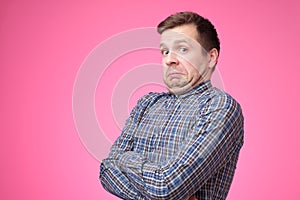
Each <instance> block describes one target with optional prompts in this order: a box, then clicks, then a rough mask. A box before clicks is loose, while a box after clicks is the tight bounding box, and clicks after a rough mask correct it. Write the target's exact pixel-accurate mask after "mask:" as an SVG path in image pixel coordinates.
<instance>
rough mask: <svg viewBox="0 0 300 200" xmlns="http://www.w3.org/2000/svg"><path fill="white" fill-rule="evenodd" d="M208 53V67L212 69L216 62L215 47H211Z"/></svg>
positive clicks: (216, 53) (217, 56) (217, 55)
mask: <svg viewBox="0 0 300 200" xmlns="http://www.w3.org/2000/svg"><path fill="white" fill-rule="evenodd" d="M208 54H209V56H210V61H209V68H211V69H214V68H215V66H216V65H217V63H218V58H219V52H218V50H217V49H216V48H212V49H211V50H210V51H209V52H208Z"/></svg>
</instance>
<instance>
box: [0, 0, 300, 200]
mask: <svg viewBox="0 0 300 200" xmlns="http://www.w3.org/2000/svg"><path fill="white" fill-rule="evenodd" d="M55 2H57V3H55ZM120 2H122V1H117V0H109V1H104V2H100V1H96V0H95V1H81V2H80V1H50V0H44V1H32V0H28V1H15V0H10V1H9V0H5V1H1V3H0V70H1V71H0V76H1V78H0V81H1V84H0V87H1V101H0V102H1V104H0V113H1V119H0V120H1V126H0V128H1V130H0V131H1V142H0V148H1V151H0V156H1V157H0V158H1V165H0V173H1V179H0V181H1V182H0V183H1V187H0V199H32V200H35V199H45V200H47V199H90V200H92V199H108V200H109V199H116V198H115V197H113V196H112V195H110V194H108V193H107V192H105V191H104V189H103V188H102V187H101V186H100V182H99V180H98V174H99V161H98V160H97V159H95V158H94V157H93V156H91V155H90V154H89V153H88V151H87V150H86V149H85V147H84V145H83V144H82V142H81V140H80V138H79V136H78V132H77V130H76V128H75V125H74V121H73V113H72V92H73V86H74V82H75V79H76V75H77V72H78V70H79V69H80V66H81V64H82V62H83V61H84V59H85V58H86V56H87V55H88V54H89V53H90V52H91V50H92V49H93V48H94V47H95V46H97V45H98V44H99V43H100V42H102V41H104V40H105V39H107V38H109V37H110V36H112V35H114V34H117V33H119V32H122V31H125V30H128V29H134V28H139V27H153V26H156V25H157V23H158V22H159V21H161V20H163V19H164V18H165V17H166V16H168V15H169V14H171V13H174V12H176V11H183V10H192V11H196V12H198V13H200V14H202V15H203V16H206V17H208V18H209V19H210V20H211V21H212V22H213V23H214V24H215V26H216V28H217V29H218V32H219V35H220V39H221V44H222V46H221V57H220V61H219V65H218V68H219V71H220V73H221V74H222V78H223V81H224V85H225V89H226V91H227V92H228V93H230V94H231V95H232V96H234V97H235V98H236V99H237V100H238V101H239V102H240V103H241V105H242V107H243V111H244V115H245V145H244V147H243V149H242V152H241V154H240V160H239V163H238V168H237V171H236V176H235V179H234V182H233V185H232V188H231V190H230V193H229V197H228V199H229V200H241V199H242V200H248V199H249V200H250V199H251V200H252V199H256V200H265V199H274V200H275V199H276V200H277V199H278V200H281V199H291V200H296V199H300V188H299V185H300V183H299V180H300V170H299V168H300V160H299V150H300V144H299V142H298V141H299V139H300V136H299V135H298V134H299V132H300V130H299V116H298V113H299V111H300V107H299V101H300V98H299V95H298V94H297V93H299V82H298V81H299V67H300V61H299V55H298V54H299V46H300V40H299V35H300V26H299V24H300V12H299V11H300V3H298V2H299V1H296V0H284V1H283V0H277V1H264V0H262V1H248V0H246V1H239V0H228V1H206V2H204V1H199V2H197V3H194V2H195V1H186V0H185V1H176V2H175V1H170V0H164V1H137V0H130V1H126V3H120ZM189 2H190V3H189ZM133 59H135V58H134V57H133ZM136 59H137V60H138V59H139V57H136ZM147 62H148V61H147ZM115 70H116V69H115ZM102 87H105V86H103V85H102ZM143 91H146V89H145V88H144V89H143ZM130 102H131V104H132V103H134V100H130ZM98 114H99V113H98ZM111 126H115V124H111ZM111 134H112V135H110V134H108V137H110V138H112V139H114V138H115V137H116V135H118V133H111ZM99 145H101V142H100V144H99Z"/></svg>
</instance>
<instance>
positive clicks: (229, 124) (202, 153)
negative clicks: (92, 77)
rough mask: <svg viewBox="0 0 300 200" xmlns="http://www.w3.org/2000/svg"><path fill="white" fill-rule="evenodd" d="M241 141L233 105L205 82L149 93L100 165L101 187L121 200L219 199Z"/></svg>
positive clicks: (223, 194)
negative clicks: (184, 89) (180, 91)
mask: <svg viewBox="0 0 300 200" xmlns="http://www.w3.org/2000/svg"><path fill="white" fill-rule="evenodd" d="M243 135H244V131H243V115H242V111H241V108H240V106H239V104H238V103H237V102H236V101H235V100H234V99H233V98H232V97H231V96H229V95H228V94H226V93H225V92H223V91H221V90H219V89H217V88H214V87H212V85H211V83H210V81H207V82H204V83H202V84H200V85H199V86H197V87H196V88H194V89H192V90H190V91H188V92H187V93H185V94H182V95H179V96H175V95H174V94H171V93H149V94H147V95H145V96H144V97H142V98H141V99H140V100H139V101H138V103H137V105H136V106H135V107H134V109H133V110H132V112H131V114H130V116H129V118H128V120H127V121H126V124H125V127H124V129H123V131H122V133H121V135H120V136H119V138H118V139H117V140H116V142H115V143H114V144H113V146H112V148H111V151H110V154H109V156H108V158H106V159H104V160H103V161H102V163H101V167H100V179H101V183H102V185H103V187H104V188H105V189H106V190H107V191H109V192H110V193H112V194H114V195H116V196H118V197H120V198H122V199H164V200H167V199H174V200H185V199H188V198H189V197H191V196H195V197H196V198H197V199H198V200H205V199H212V200H216V199H225V198H226V196H227V194H228V191H229V188H230V185H231V182H232V179H233V175H234V171H235V168H236V164H237V160H238V155H239V151H240V149H241V147H242V145H243Z"/></svg>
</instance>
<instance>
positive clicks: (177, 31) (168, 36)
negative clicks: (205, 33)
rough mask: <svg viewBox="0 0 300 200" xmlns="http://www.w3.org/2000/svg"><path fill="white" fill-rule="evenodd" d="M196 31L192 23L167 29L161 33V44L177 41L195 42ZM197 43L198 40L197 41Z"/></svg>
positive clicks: (196, 37)
mask: <svg viewBox="0 0 300 200" xmlns="http://www.w3.org/2000/svg"><path fill="white" fill-rule="evenodd" d="M197 39H198V32H197V29H196V26H195V25H194V24H185V25H182V26H177V27H175V28H172V29H167V30H165V31H164V32H163V33H162V34H161V40H160V43H161V45H167V44H172V43H178V42H187V43H194V42H197ZM197 43H198V42H197Z"/></svg>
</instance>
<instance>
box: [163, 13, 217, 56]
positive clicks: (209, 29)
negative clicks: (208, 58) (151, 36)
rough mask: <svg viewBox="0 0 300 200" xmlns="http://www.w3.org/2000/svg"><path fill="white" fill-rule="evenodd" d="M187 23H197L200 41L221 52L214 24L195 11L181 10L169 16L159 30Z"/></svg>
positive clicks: (207, 46)
mask: <svg viewBox="0 0 300 200" xmlns="http://www.w3.org/2000/svg"><path fill="white" fill-rule="evenodd" d="M185 24H194V25H196V28H197V31H198V35H199V43H200V44H201V45H202V46H203V47H204V48H205V50H206V51H210V50H211V49H213V48H216V49H217V50H218V52H220V40H219V38H218V33H217V31H216V29H215V27H214V25H213V24H212V23H211V22H210V21H209V20H208V19H206V18H204V17H202V16H200V15H198V14H197V13H194V12H179V13H175V14H173V15H170V16H169V17H167V18H166V19H165V20H164V21H162V22H160V23H159V24H158V26H157V32H158V33H160V34H162V33H163V32H164V31H165V30H167V29H172V28H175V27H177V26H181V25H185Z"/></svg>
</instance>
